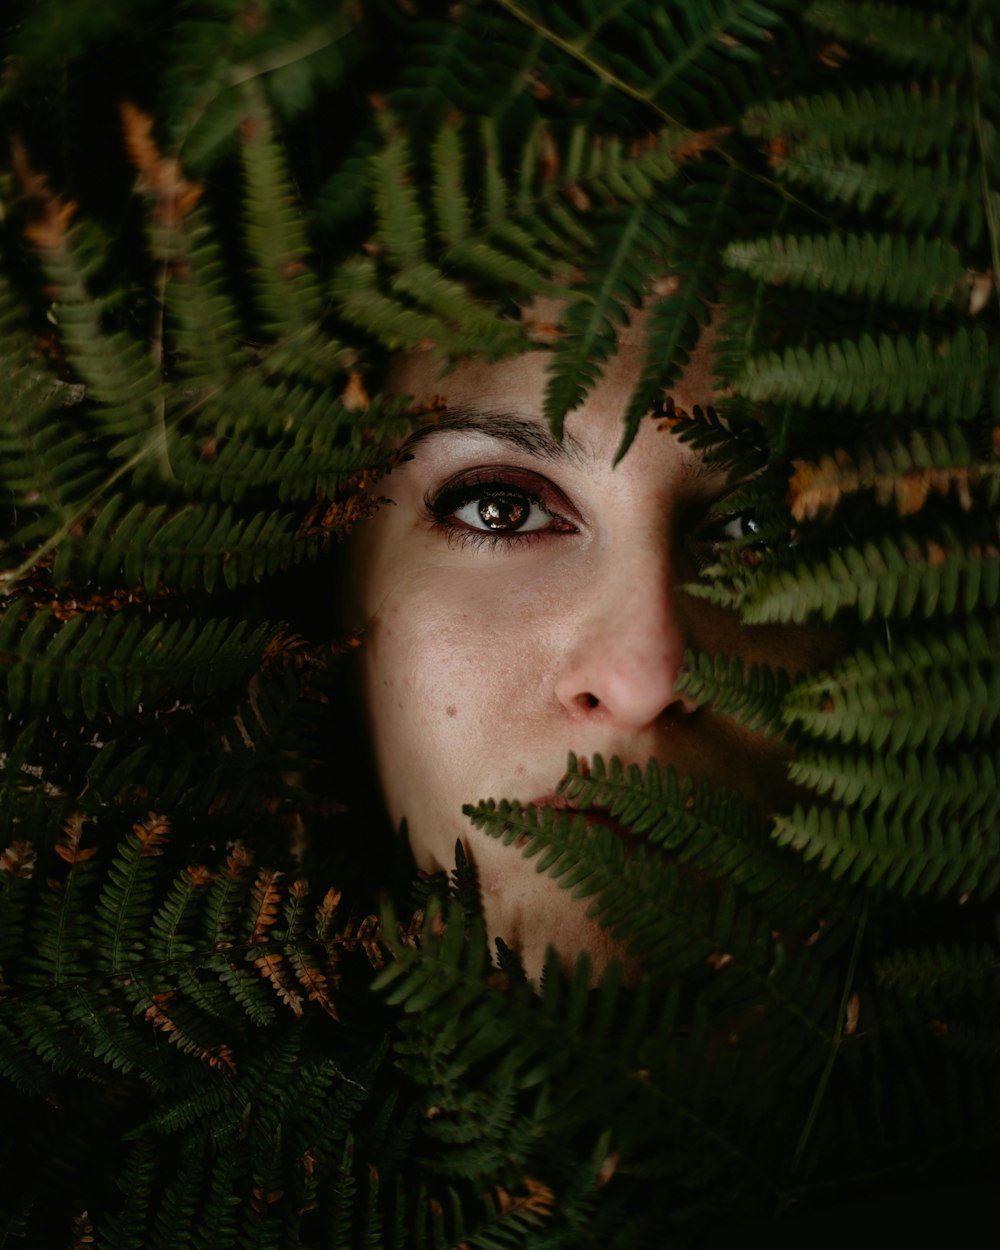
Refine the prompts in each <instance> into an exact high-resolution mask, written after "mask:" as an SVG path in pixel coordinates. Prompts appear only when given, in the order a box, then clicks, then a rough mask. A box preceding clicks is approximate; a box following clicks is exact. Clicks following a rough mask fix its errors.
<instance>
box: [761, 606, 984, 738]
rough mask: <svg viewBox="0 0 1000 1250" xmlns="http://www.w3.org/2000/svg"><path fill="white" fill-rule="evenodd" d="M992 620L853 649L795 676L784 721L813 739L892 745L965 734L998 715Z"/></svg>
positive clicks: (969, 735)
mask: <svg viewBox="0 0 1000 1250" xmlns="http://www.w3.org/2000/svg"><path fill="white" fill-rule="evenodd" d="M998 646H1000V633H998V626H997V624H996V622H993V623H991V625H990V626H989V627H988V628H986V629H984V628H983V627H982V626H981V625H979V624H978V623H976V622H974V621H970V622H969V623H968V625H967V626H966V628H965V629H963V630H956V631H952V632H949V633H946V634H940V635H936V636H935V635H932V636H929V637H926V638H925V637H912V638H909V639H907V640H905V641H901V642H897V643H896V644H895V645H894V647H893V649H892V651H889V650H887V649H886V648H885V647H883V646H878V647H875V648H874V649H873V650H872V651H871V652H856V653H855V654H854V655H852V656H850V657H849V658H847V659H845V660H843V661H841V663H840V664H838V665H837V666H836V667H835V668H833V669H832V670H830V671H829V672H828V673H820V674H818V675H816V676H811V677H807V678H805V679H803V680H801V681H800V682H799V683H798V684H797V685H796V686H795V687H794V688H793V690H792V691H791V692H790V694H789V695H788V697H787V698H786V700H785V720H786V723H788V724H798V725H801V726H802V727H803V728H804V729H805V730H806V731H807V732H808V733H810V734H813V735H815V736H817V737H823V738H833V739H836V740H839V741H841V742H858V743H862V744H864V743H870V744H871V746H872V747H873V748H874V749H876V750H877V749H879V748H881V747H882V746H883V745H884V744H886V743H888V744H889V745H890V747H891V748H892V749H894V750H899V749H901V748H902V747H904V746H905V747H908V748H913V747H919V746H920V745H922V744H924V743H926V744H927V745H928V746H933V745H934V744H935V743H938V742H955V741H959V740H963V739H964V740H973V739H975V737H976V736H977V735H979V734H982V733H986V732H988V731H989V730H990V729H991V728H992V726H993V725H994V724H995V723H996V721H997V719H998V717H1000V697H998V693H1000V685H998V683H1000V658H998Z"/></svg>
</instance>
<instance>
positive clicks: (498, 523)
mask: <svg viewBox="0 0 1000 1250" xmlns="http://www.w3.org/2000/svg"><path fill="white" fill-rule="evenodd" d="M527 515H528V505H527V504H526V502H525V501H524V500H523V499H512V498H507V497H506V496H504V495H490V496H488V497H487V498H486V499H483V500H481V501H480V504H479V518H480V520H481V521H482V522H483V524H484V525H487V526H489V528H490V529H491V530H516V529H517V527H518V526H519V525H523V524H524V521H525V519H526V518H527Z"/></svg>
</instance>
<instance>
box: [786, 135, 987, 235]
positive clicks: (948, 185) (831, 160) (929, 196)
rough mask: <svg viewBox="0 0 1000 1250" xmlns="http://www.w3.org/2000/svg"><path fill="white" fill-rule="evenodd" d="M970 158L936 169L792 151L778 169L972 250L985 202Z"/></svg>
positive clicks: (952, 156)
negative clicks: (971, 170)
mask: <svg viewBox="0 0 1000 1250" xmlns="http://www.w3.org/2000/svg"><path fill="white" fill-rule="evenodd" d="M969 165H970V158H969V157H968V156H967V155H966V154H964V153H961V152H959V153H955V152H953V151H950V152H948V153H947V154H943V155H942V156H941V157H940V158H939V159H938V160H937V161H936V163H934V164H933V165H931V164H926V165H916V164H912V163H909V162H902V161H895V160H892V159H891V158H889V157H885V156H881V155H879V154H878V153H872V154H870V155H869V156H868V159H867V160H866V161H864V162H862V161H860V160H851V159H849V158H848V157H846V156H841V155H839V154H836V153H829V152H824V151H822V150H821V149H820V150H816V151H812V152H810V151H803V152H802V153H801V154H799V153H798V152H797V151H795V150H793V151H792V152H790V153H789V154H788V155H787V156H786V157H785V158H784V159H783V160H782V161H781V164H780V166H779V168H780V173H781V176H782V177H783V178H786V179H787V180H788V181H789V182H792V183H795V184H797V185H799V186H804V187H811V188H814V189H815V190H817V191H819V192H821V193H822V194H823V195H825V196H826V197H827V198H828V199H831V200H833V201H835V202H837V203H841V204H846V205H850V206H852V207H856V208H857V209H858V210H859V211H860V212H862V213H865V214H868V213H871V214H872V215H874V214H875V213H876V211H879V212H881V213H884V215H885V217H886V218H887V219H888V220H889V221H892V222H897V223H898V224H899V225H900V226H901V227H903V228H904V229H912V230H915V231H921V232H922V233H924V234H930V233H932V232H937V233H938V234H941V235H943V236H951V237H959V238H961V239H962V241H963V242H964V243H966V244H967V245H968V246H969V247H976V246H978V245H979V243H980V242H981V240H982V236H983V228H984V224H985V223H984V217H983V205H982V199H981V197H980V195H979V191H978V187H976V185H975V182H974V180H973V179H971V178H970V177H969Z"/></svg>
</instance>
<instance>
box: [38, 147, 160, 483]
mask: <svg viewBox="0 0 1000 1250" xmlns="http://www.w3.org/2000/svg"><path fill="white" fill-rule="evenodd" d="M25 176H26V178H28V179H29V185H30V187H31V189H32V191H33V192H34V193H35V195H36V198H37V200H38V202H40V203H41V205H42V206H43V213H44V216H43V218H42V220H41V221H39V222H37V223H36V224H35V225H34V226H33V227H31V228H30V229H31V233H30V236H29V237H30V238H31V241H32V242H33V243H34V245H35V247H36V249H37V252H38V256H39V259H40V261H41V264H42V268H43V270H44V272H45V275H46V277H47V279H48V281H49V282H50V283H51V284H52V286H53V287H54V288H55V291H56V293H57V298H58V303H59V315H58V325H59V331H60V336H61V340H62V343H63V345H64V347H65V350H66V354H67V356H68V358H69V361H70V363H71V365H72V366H73V368H74V370H75V371H76V373H77V374H78V376H79V377H80V378H81V380H82V381H83V382H84V384H85V385H86V388H87V396H88V398H89V399H91V400H93V401H94V402H95V405H96V407H95V410H94V413H95V419H96V420H97V422H98V423H99V427H100V428H101V429H103V431H104V432H105V433H106V434H108V435H109V436H111V437H112V438H113V439H114V440H115V442H114V444H113V445H112V446H111V448H110V452H111V454H112V455H114V456H115V457H116V458H119V457H120V458H124V457H126V456H133V455H136V454H145V455H153V456H154V457H155V456H156V455H159V456H160V457H161V459H162V457H163V456H164V455H165V454H166V450H167V448H166V442H165V439H166V429H165V427H164V425H163V421H162V411H163V408H162V403H163V396H162V380H161V377H160V369H159V365H158V362H157V361H156V360H154V358H153V357H152V356H151V355H150V353H149V352H147V350H146V349H145V346H144V345H143V344H141V343H139V342H138V341H137V340H135V339H133V338H131V337H130V336H129V335H128V334H126V333H124V332H123V331H120V330H119V331H112V332H111V333H108V332H106V331H105V329H104V327H103V325H102V316H103V312H104V307H105V304H104V302H103V301H101V300H100V299H97V298H95V297H93V296H91V294H90V293H89V291H88V289H87V277H88V276H89V274H90V273H91V271H93V270H94V269H95V268H96V267H97V266H98V265H99V263H100V251H99V247H98V241H97V240H94V239H89V238H87V234H88V232H87V231H86V229H85V228H84V227H79V226H78V227H76V228H74V229H72V230H70V229H68V228H67V226H68V222H69V220H70V217H71V215H72V211H73V206H72V205H63V204H61V202H60V201H59V200H58V199H56V198H55V197H53V196H52V195H51V193H50V192H49V191H48V189H47V187H46V186H45V184H44V180H42V179H39V178H38V177H37V176H35V175H31V174H30V171H29V172H28V173H27V174H26V175H25ZM88 253H89V256H88ZM81 257H83V259H81Z"/></svg>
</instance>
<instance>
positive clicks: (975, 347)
mask: <svg viewBox="0 0 1000 1250" xmlns="http://www.w3.org/2000/svg"><path fill="white" fill-rule="evenodd" d="M997 360H998V356H997V351H996V348H995V347H994V346H993V345H992V344H991V343H990V340H989V338H988V337H987V335H986V334H985V332H984V331H983V330H981V329H979V328H976V329H974V330H971V331H969V330H966V329H964V328H960V329H959V330H957V331H956V332H955V334H954V336H953V337H952V338H951V339H950V340H944V341H941V342H936V343H935V342H934V341H933V340H931V339H930V338H929V337H927V336H925V335H921V336H919V337H918V338H916V339H911V338H909V337H908V336H906V335H888V334H882V335H879V337H878V339H877V340H876V339H874V338H872V337H871V336H870V335H868V334H864V335H862V336H861V338H859V339H858V340H854V339H842V340H840V341H835V342H830V343H821V344H820V345H819V346H817V347H815V348H812V349H810V348H807V347H790V348H786V349H785V351H784V353H783V355H781V356H779V355H778V354H777V353H775V352H771V353H768V354H767V355H766V356H759V357H757V358H756V359H753V360H749V361H748V362H747V364H746V366H745V369H744V371H743V373H742V375H741V376H740V377H738V378H737V379H736V381H735V385H736V387H737V389H738V390H739V391H740V392H741V393H742V394H743V395H745V396H746V397H747V398H748V399H752V400H761V399H769V400H771V401H777V402H792V403H796V404H801V405H811V404H817V405H819V406H820V407H822V408H830V407H834V406H844V407H847V408H850V409H852V410H853V411H855V412H871V411H876V412H889V413H891V414H893V415H899V414H901V413H903V412H906V411H911V412H912V411H914V410H915V411H918V412H921V413H922V414H924V415H925V416H926V417H928V418H931V419H935V418H936V419H938V420H942V421H970V420H972V419H973V418H974V417H976V416H977V415H979V412H980V410H981V407H982V404H983V401H984V397H985V396H987V395H990V400H991V403H995V402H996V401H994V400H993V398H992V393H991V392H992V390H994V389H995V388H993V386H992V375H993V374H994V372H995V371H996V368H997Z"/></svg>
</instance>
